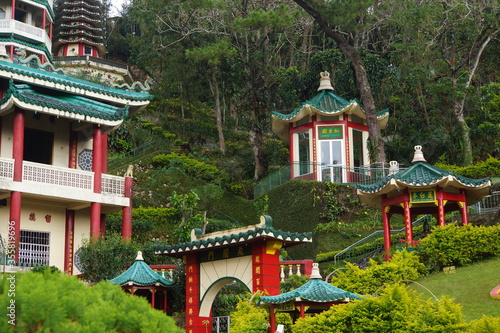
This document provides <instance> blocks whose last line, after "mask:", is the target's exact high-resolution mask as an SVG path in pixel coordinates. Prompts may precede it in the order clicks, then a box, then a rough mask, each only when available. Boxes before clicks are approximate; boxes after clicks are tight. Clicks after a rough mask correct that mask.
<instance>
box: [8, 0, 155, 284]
mask: <svg viewBox="0 0 500 333" xmlns="http://www.w3.org/2000/svg"><path fill="white" fill-rule="evenodd" d="M82 2H84V1H82ZM78 3H80V2H78ZM78 3H76V2H75V3H74V4H75V6H77V7H78V6H80V5H78ZM92 3H93V2H92ZM6 4H7V3H6ZM81 6H83V5H81ZM87 7H88V6H85V8H87ZM1 8H3V9H4V14H5V15H4V19H0V36H2V37H1V38H0V205H1V206H4V207H5V208H4V209H0V235H1V236H2V238H3V239H4V242H5V243H7V244H8V246H7V249H8V251H7V253H5V254H6V255H7V260H6V271H15V270H17V269H18V268H19V267H33V266H38V265H43V266H56V267H57V268H59V269H60V270H64V271H65V272H67V273H68V274H78V273H80V272H79V271H78V267H77V266H76V265H75V261H76V256H75V251H76V250H77V249H78V248H79V246H80V244H81V243H82V240H83V239H85V238H88V237H98V236H100V235H101V234H103V233H104V230H105V221H106V214H108V213H112V212H121V213H122V218H123V224H122V236H123V237H124V238H130V237H131V233H132V185H133V174H132V170H131V169H129V171H128V172H127V173H126V174H124V175H121V176H116V175H109V174H107V152H108V134H109V133H111V132H113V131H114V130H116V129H117V128H118V127H119V126H120V125H121V124H122V123H123V121H124V120H125V119H126V118H127V117H128V116H129V115H132V114H134V113H135V112H138V111H140V110H142V109H143V108H145V107H146V106H147V105H148V104H149V101H150V100H151V98H152V96H151V95H150V94H149V93H148V92H147V88H145V89H142V90H138V91H136V90H135V89H132V87H130V86H127V87H125V88H128V89H122V88H120V86H118V85H113V84H106V85H104V84H99V83H96V82H95V80H92V81H89V80H84V79H82V78H78V77H75V76H72V75H70V74H68V73H67V72H66V71H64V70H62V69H61V68H56V67H54V66H53V64H52V63H51V61H50V59H51V55H50V49H51V48H52V44H51V39H50V37H51V31H52V30H51V28H50V27H51V23H50V22H52V18H53V12H52V2H44V1H38V0H36V1H35V0H23V1H13V2H8V4H7V5H5V6H4V7H1ZM12 8H14V10H12ZM0 14H1V11H0ZM40 22H41V23H40ZM2 29H10V33H9V37H8V38H7V37H6V35H5V30H2ZM61 45H62V44H61ZM93 50H94V51H96V52H97V51H99V50H100V48H99V46H98V45H95V48H94V49H93ZM94 51H93V52H94ZM142 88H144V87H143V86H142Z"/></svg>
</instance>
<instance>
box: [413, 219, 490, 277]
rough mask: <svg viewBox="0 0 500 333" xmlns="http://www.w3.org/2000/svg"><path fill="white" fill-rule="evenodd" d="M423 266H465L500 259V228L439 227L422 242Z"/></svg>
mask: <svg viewBox="0 0 500 333" xmlns="http://www.w3.org/2000/svg"><path fill="white" fill-rule="evenodd" d="M420 244H421V246H422V250H421V251H420V256H421V258H422V262H425V263H427V264H428V265H430V266H437V267H444V266H450V265H457V266H464V265H467V264H470V263H472V262H475V261H478V260H481V259H484V258H488V257H492V256H496V255H500V225H495V226H490V227H483V226H473V225H466V226H456V225H452V224H450V225H447V226H444V227H436V228H434V229H433V230H432V233H431V234H430V235H429V236H427V237H426V238H424V239H422V241H421V242H420Z"/></svg>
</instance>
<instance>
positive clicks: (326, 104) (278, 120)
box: [272, 73, 389, 141]
mask: <svg viewBox="0 0 500 333" xmlns="http://www.w3.org/2000/svg"><path fill="white" fill-rule="evenodd" d="M324 74H325V73H322V79H321V81H325V80H327V81H328V83H327V84H324V83H321V84H320V88H319V89H318V90H319V93H318V94H317V95H316V96H314V97H313V98H311V99H310V100H307V101H305V102H304V103H302V105H301V106H299V107H298V108H296V109H295V110H294V111H293V112H292V113H289V114H283V113H279V112H273V113H272V129H273V132H274V133H276V134H277V135H278V136H279V137H280V138H281V139H282V140H285V141H288V127H289V124H290V123H295V122H298V121H300V120H301V119H303V118H305V117H309V116H312V115H315V114H319V115H324V116H336V115H340V114H342V113H347V114H355V115H357V116H358V117H360V118H362V119H366V114H365V111H364V110H363V108H362V107H361V105H360V104H359V103H358V101H356V100H350V101H348V100H346V99H344V98H342V97H340V96H339V95H337V94H335V93H334V92H333V88H332V86H331V83H330V78H329V74H328V73H326V75H325V76H324ZM321 81H320V82H321ZM388 119H389V110H388V109H385V110H382V111H379V112H378V113H377V121H378V123H379V126H380V128H381V129H384V128H385V127H386V126H387V121H388Z"/></svg>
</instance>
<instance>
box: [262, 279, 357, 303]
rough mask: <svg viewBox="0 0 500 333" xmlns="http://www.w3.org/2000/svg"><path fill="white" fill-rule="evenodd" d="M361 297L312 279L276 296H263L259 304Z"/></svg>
mask: <svg viewBox="0 0 500 333" xmlns="http://www.w3.org/2000/svg"><path fill="white" fill-rule="evenodd" d="M351 299H361V297H359V295H357V294H354V293H351V292H348V291H345V290H342V289H340V288H337V287H335V286H333V285H331V284H329V283H327V282H325V281H323V280H321V279H311V280H309V282H307V283H306V284H304V285H302V286H300V287H298V288H297V289H295V290H292V291H289V292H287V293H284V294H281V295H276V296H262V297H260V298H259V304H266V303H267V304H281V303H286V302H289V301H292V300H294V301H311V302H318V303H327V302H348V301H349V300H351Z"/></svg>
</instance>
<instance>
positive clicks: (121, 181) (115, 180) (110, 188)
mask: <svg viewBox="0 0 500 333" xmlns="http://www.w3.org/2000/svg"><path fill="white" fill-rule="evenodd" d="M101 193H104V194H114V195H118V196H122V197H123V196H124V193H125V178H123V177H118V176H113V175H102V184H101Z"/></svg>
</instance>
